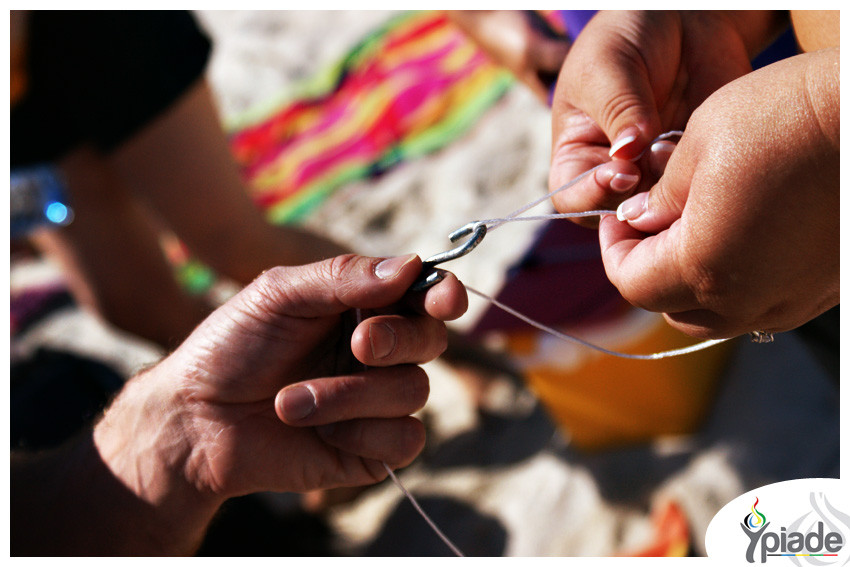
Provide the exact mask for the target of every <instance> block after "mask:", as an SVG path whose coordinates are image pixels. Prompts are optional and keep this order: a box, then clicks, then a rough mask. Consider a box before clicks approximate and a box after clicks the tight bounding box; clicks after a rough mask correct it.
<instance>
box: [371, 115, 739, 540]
mask: <svg viewBox="0 0 850 567" xmlns="http://www.w3.org/2000/svg"><path fill="white" fill-rule="evenodd" d="M682 134H683V132H681V131H678V130H674V131H670V132H667V133H664V134H661V135H660V136H658V137H657V138H656V139H655V140H653V142H652V143H655V142H657V141H659V140H664V139H667V138H672V137H674V136H681V135H682ZM651 146H652V144H649V146H647V148H649V147H651ZM644 153H646V149H644V151H643V152H641V153H640V154H639V155H637V156H636V157H634V158H632V160H631V161H637V160H639V159H640V158H641V157H643V155H644ZM602 165H603V164H599V165H597V166H595V167H593V168H591V169H588V170H587V171H585V172H584V173H582V174H581V175H579V176H577V177H575V178H574V179H572V180H570V181H569V182H567V183H565V184H564V185H562V186H560V187H558V188H557V189H555V190H554V191H551V192H549V193H548V194H546V195H544V196H542V197H540V198H538V199H535V200H534V201H532V202H530V203H528V204H526V205H523V206H522V207H520V208H519V209H517V210H515V211H513V212H512V213H510V214H509V215H507V216H505V217H501V218H494V219H487V220H482V221H476V222H475V223H474V224H483V225H485V226H486V227H487V230H488V232H492V231H493V230H495V229H497V228H499V227H500V226H502V225H503V224H505V223H508V222H518V221H540V220H551V219H569V218H578V217H589V216H601V215H610V214H616V211H611V210H597V211H584V212H577V213H553V214H546V215H533V216H532V215H529V216H520V215H522V213H524V212H526V211H528V210H529V209H532V208H533V207H536V206H537V205H539V204H540V203H542V202H544V201H547V200H549V199H551V198H552V196H554V195H555V194H557V193H560V192H561V191H565V190H566V189H569V188H570V187H572V186H574V185H576V184H577V183H579V182H580V181H581V180H582V179H584V178H585V177H587V176H588V175H591V174H593V172H595V171H596V170H597V169H599V168H600V167H601V166H602ZM470 224H473V223H470ZM465 287H466V290H467V291H468V292H470V293H472V294H473V295H476V296H478V297H480V298H482V299H484V300H486V301H489V302H490V303H491V304H492V305H494V306H496V307H498V308H499V309H501V310H503V311H505V312H506V313H509V314H510V315H513V316H514V317H517V318H518V319H520V320H522V321H525V322H526V323H528V324H529V325H532V326H534V327H536V328H538V329H540V330H541V331H544V332H546V333H549V334H551V335H553V336H554V337H556V338H559V339H561V340H564V341H569V342H573V343H577V344H580V345H582V346H585V347H588V348H591V349H594V350H597V351H599V352H602V353H604V354H608V355H611V356H618V357H620V358H628V359H633V360H659V359H662V358H669V357H674V356H682V355H685V354H689V353H692V352H696V351H698V350H702V349H706V348H709V347H712V346H714V345H716V344H719V343H722V342H724V341H727V340H728V339H717V340H708V341H703V342H700V343H697V344H694V345H691V346H688V347H684V348H678V349H673V350H668V351H662V352H655V353H651V354H629V353H625V352H618V351H614V350H609V349H606V348H604V347H601V346H599V345H595V344H592V343H589V342H587V341H585V340H582V339H580V338H578V337H574V336H572V335H568V334H566V333H563V332H561V331H558V330H556V329H553V328H551V327H548V326H546V325H543V324H542V323H539V322H537V321H535V320H533V319H531V318H530V317H527V316H526V315H523V314H522V313H520V312H518V311H516V310H515V309H513V308H511V307H509V306H507V305H505V304H504V303H502V302H500V301H498V300H497V299H495V298H494V297H492V296H490V295H487V294H486V293H483V292H480V291H478V290H476V289H473V288H471V287H469V286H465ZM356 318H357V323H358V324H359V323H360V322H361V321H362V315H361V313H360V310H359V309H358V310H356ZM381 464H382V465H383V466H384V469H386V471H387V474H388V475H389V477H390V478H391V479H392V481H393V482H394V483H395V485H396V486H397V487H398V488H399V490H401V492H402V494H403V495H404V496H405V497H406V498H407V499H408V500H409V501H410V503H411V504H412V505H413V507H414V508H415V509H416V511H417V512H418V513H419V514H420V515H421V516H422V518H423V519H424V520H425V521H426V522H427V523H428V525H429V526H430V527H431V529H432V530H434V533H436V534H437V536H439V538H440V539H441V540H442V541H443V542H444V543H445V544H446V545H447V546H448V548H449V549H451V551H452V553H454V554H455V555H457V556H458V557H464V555H463V553H462V552H461V551H460V550H459V549H458V548H457V546H456V545H454V543H452V541H451V540H450V539H449V538H448V537H446V535H445V534H444V533H443V532H442V531H441V530H440V528H439V527H437V525H436V524H435V523H434V521H433V520H431V518H430V517H429V516H428V514H426V513H425V511H424V510H423V509H422V507H421V506H420V505H419V503H418V502H417V501H416V498H414V496H413V495H412V494H411V493H410V491H408V490H407V489H406V488H405V487H404V485H403V484H402V483H401V480H399V478H398V477H397V476H396V475H395V473H394V472H393V471H392V469H390V467H389V466H388V465H387V464H386V463H383V462H382V463H381Z"/></svg>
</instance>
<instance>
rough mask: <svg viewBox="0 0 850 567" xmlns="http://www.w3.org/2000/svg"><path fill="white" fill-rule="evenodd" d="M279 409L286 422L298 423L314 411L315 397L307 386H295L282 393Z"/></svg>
mask: <svg viewBox="0 0 850 567" xmlns="http://www.w3.org/2000/svg"><path fill="white" fill-rule="evenodd" d="M280 407H281V413H283V416H284V417H285V418H286V419H287V420H289V421H298V420H301V419H304V418H306V417H308V416H310V414H312V413H313V412H314V411H316V397H315V396H314V395H313V391H312V390H310V388H308V387H307V386H295V387H294V388H290V389H288V390H286V391H285V392H284V393H283V400H282V401H281V402H280Z"/></svg>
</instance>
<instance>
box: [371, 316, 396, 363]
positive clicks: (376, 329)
mask: <svg viewBox="0 0 850 567" xmlns="http://www.w3.org/2000/svg"><path fill="white" fill-rule="evenodd" d="M369 344H370V345H371V346H372V358H374V359H375V360H380V359H382V358H384V357H386V356H388V355H389V354H390V353H391V352H392V351H393V349H394V348H395V333H394V332H393V330H392V329H391V328H390V326H389V325H386V324H384V323H375V324H372V325H369Z"/></svg>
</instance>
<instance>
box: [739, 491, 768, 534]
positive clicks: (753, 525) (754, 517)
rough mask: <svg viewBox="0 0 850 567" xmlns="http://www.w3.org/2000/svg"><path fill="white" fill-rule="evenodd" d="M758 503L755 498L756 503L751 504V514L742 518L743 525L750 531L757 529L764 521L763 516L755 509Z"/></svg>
mask: <svg viewBox="0 0 850 567" xmlns="http://www.w3.org/2000/svg"><path fill="white" fill-rule="evenodd" d="M758 503H759V499H758V497H756V501H755V502H754V503H753V507H752V512H750V513H749V514H747V515H746V516H745V517H744V525H745V526H747V527H748V528H750V529H751V530H757V529H759V528H760V527H762V526H763V525H764V523H765V521H766V518H765V517H764V514H762V513H761V512H759V511H758V510H757V509H756V506H757V505H758Z"/></svg>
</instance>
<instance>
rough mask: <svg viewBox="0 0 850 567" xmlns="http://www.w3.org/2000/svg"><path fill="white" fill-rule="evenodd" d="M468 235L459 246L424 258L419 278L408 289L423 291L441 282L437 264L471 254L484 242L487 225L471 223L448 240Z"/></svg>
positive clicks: (478, 222) (476, 222)
mask: <svg viewBox="0 0 850 567" xmlns="http://www.w3.org/2000/svg"><path fill="white" fill-rule="evenodd" d="M469 234H471V235H472V236H471V237H470V238H469V239H468V240H467V241H466V242H464V243H463V244H461V245H460V246H457V247H456V248H452V249H451V250H447V251H445V252H440V253H439V254H434V255H433V256H431V257H430V258H426V259H425V261H424V262H423V263H422V272H421V273H420V274H419V278H418V279H417V280H416V282H414V284H413V285H412V286H411V287H410V289H411V290H413V291H424V290H426V289H428V288H429V287H431V286H432V285H434V284H436V283H438V282H440V281H442V279H443V277H444V275H443V274H442V273H441V272H440V271H439V270H437V269H436V266H437V264H442V263H443V262H448V261H449V260H456V259H457V258H460V257H462V256H466V255H467V254H469V253H470V252H472V249H473V248H475V247H476V246H478V245H479V244H480V243H481V241H482V240H484V235H485V234H487V225H486V224H484V223H483V222H480V221H473V222H471V223H469V224H466V225H464V226H462V227H460V228H459V229H457V230H456V231H454V232H453V233H451V234H450V235H449V240H451V241H452V242H457V241H458V240H460V239H461V238H463V237H464V236H467V235H469Z"/></svg>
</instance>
